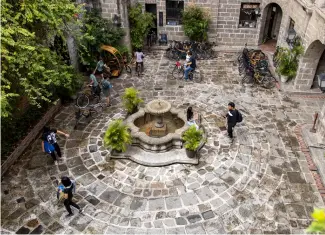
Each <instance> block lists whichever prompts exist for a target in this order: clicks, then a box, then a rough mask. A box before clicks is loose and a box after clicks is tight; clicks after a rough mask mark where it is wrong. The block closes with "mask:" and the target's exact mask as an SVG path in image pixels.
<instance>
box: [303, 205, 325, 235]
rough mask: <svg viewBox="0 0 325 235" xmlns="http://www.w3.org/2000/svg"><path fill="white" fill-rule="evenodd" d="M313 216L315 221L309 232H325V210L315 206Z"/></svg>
mask: <svg viewBox="0 0 325 235" xmlns="http://www.w3.org/2000/svg"><path fill="white" fill-rule="evenodd" d="M311 216H312V217H313V219H314V221H313V222H312V223H311V225H310V226H309V227H308V229H307V232H310V233H324V232H325V210H324V209H317V208H315V209H314V212H313V213H312V215H311Z"/></svg>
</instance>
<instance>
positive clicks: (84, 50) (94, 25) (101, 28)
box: [78, 9, 124, 68]
mask: <svg viewBox="0 0 325 235" xmlns="http://www.w3.org/2000/svg"><path fill="white" fill-rule="evenodd" d="M83 24H84V26H83V29H82V35H80V37H79V38H78V44H79V45H78V46H79V47H78V50H79V57H80V60H81V63H82V64H83V65H85V66H88V67H91V68H94V67H96V63H97V58H96V57H97V56H98V55H99V53H100V47H101V46H102V45H109V46H113V47H115V46H117V45H119V42H120V40H121V39H122V38H123V36H124V31H123V29H122V28H118V27H115V26H114V25H113V22H112V21H110V20H108V19H104V18H103V17H102V16H101V13H100V12H99V11H98V10H96V9H92V10H91V11H90V12H87V13H85V15H84V19H83Z"/></svg>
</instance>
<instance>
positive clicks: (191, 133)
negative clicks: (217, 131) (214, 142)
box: [182, 125, 203, 151]
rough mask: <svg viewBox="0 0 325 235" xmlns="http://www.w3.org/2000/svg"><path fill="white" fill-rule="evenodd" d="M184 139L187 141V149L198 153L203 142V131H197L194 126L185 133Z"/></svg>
mask: <svg viewBox="0 0 325 235" xmlns="http://www.w3.org/2000/svg"><path fill="white" fill-rule="evenodd" d="M182 139H183V140H184V141H185V148H186V149H188V150H191V151H196V150H197V148H198V147H199V145H200V143H201V141H202V140H203V131H202V130H197V129H196V126H195V125H192V126H190V128H188V129H187V130H186V131H185V132H184V134H183V137H182Z"/></svg>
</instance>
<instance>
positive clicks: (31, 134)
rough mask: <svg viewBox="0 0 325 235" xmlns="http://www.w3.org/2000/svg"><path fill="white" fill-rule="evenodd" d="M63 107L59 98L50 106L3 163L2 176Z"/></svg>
mask: <svg viewBox="0 0 325 235" xmlns="http://www.w3.org/2000/svg"><path fill="white" fill-rule="evenodd" d="M60 107H61V101H60V100H58V101H57V102H56V104H55V105H54V106H53V107H52V108H50V109H49V110H48V111H47V112H46V114H45V115H44V116H43V118H42V119H41V120H40V121H39V122H38V123H37V125H36V126H35V127H34V128H33V129H32V130H31V131H30V132H29V133H28V135H27V136H26V137H25V138H24V140H23V141H22V142H21V143H20V144H19V146H17V148H15V150H14V151H13V152H12V153H11V154H10V156H9V157H8V158H7V159H6V161H4V162H3V163H2V165H1V176H3V175H4V173H6V171H7V170H8V169H9V167H10V166H11V165H12V164H13V163H14V162H15V161H16V160H17V159H18V158H19V157H20V156H21V155H22V154H23V153H24V152H25V150H26V149H27V148H28V147H29V146H30V144H31V143H32V142H33V141H34V140H35V139H36V138H37V137H38V136H39V134H40V132H41V131H42V130H43V127H44V126H45V125H46V124H47V123H48V122H49V121H50V120H51V119H52V117H53V116H54V115H55V114H56V113H57V112H58V111H59V109H60Z"/></svg>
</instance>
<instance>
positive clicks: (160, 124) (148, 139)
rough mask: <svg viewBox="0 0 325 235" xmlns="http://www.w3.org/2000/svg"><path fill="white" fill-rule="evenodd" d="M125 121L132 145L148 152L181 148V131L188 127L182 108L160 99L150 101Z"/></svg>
mask: <svg viewBox="0 0 325 235" xmlns="http://www.w3.org/2000/svg"><path fill="white" fill-rule="evenodd" d="M125 122H126V124H127V125H128V126H129V127H130V130H131V136H132V145H133V146H138V147H140V148H142V149H143V150H146V151H149V152H166V151H168V150H170V149H180V148H182V146H183V141H182V138H181V137H182V133H183V132H184V131H186V130H187V128H188V125H185V123H186V115H185V113H184V110H180V109H176V108H174V107H172V105H171V103H170V102H168V101H166V100H161V99H157V100H152V101H150V102H149V103H148V104H147V105H145V107H144V108H140V109H139V111H138V112H136V113H134V114H132V115H131V116H129V117H128V118H127V119H126V120H125Z"/></svg>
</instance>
